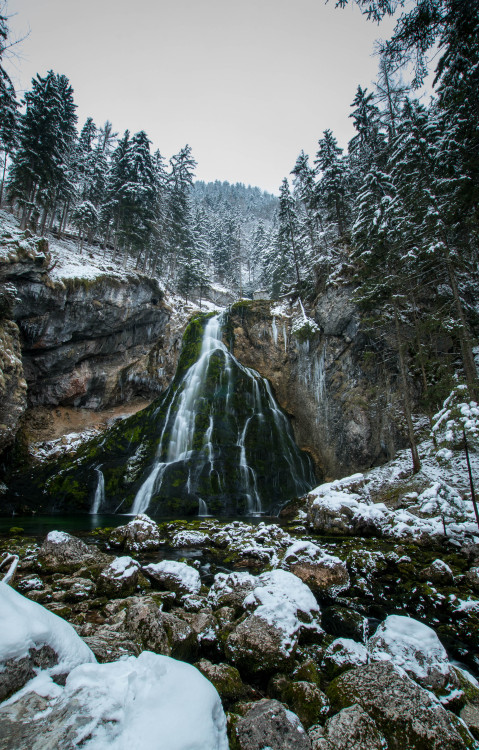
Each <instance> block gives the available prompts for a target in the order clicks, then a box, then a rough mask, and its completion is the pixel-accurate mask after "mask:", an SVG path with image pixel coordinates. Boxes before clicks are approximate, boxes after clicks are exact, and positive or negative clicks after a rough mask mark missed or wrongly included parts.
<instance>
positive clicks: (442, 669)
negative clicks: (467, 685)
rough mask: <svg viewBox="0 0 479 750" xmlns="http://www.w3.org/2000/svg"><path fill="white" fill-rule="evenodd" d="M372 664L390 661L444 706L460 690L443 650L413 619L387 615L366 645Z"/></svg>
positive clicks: (430, 631) (423, 626) (433, 635)
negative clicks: (432, 694) (439, 699)
mask: <svg viewBox="0 0 479 750" xmlns="http://www.w3.org/2000/svg"><path fill="white" fill-rule="evenodd" d="M368 651H369V653H370V655H371V659H373V660H375V661H382V660H389V661H391V662H393V664H396V665H397V666H398V667H401V668H402V669H404V670H405V671H406V673H407V674H408V675H409V677H411V678H412V679H413V680H414V681H415V682H417V683H418V684H419V685H421V686H422V687H424V688H426V689H428V690H432V691H433V692H434V693H435V694H436V695H437V696H438V697H442V696H444V701H445V702H446V703H447V702H448V700H449V696H450V694H451V692H453V691H458V690H459V689H460V684H459V680H458V678H457V676H456V673H455V672H454V670H453V669H452V667H451V665H450V663H449V658H448V656H447V653H446V650H445V648H444V646H443V645H442V643H441V641H440V640H439V638H438V637H437V635H436V633H435V632H434V630H433V629H432V628H429V627H428V626H427V625H424V623H422V622H419V621H418V620H414V619H413V618H412V617H402V616H400V615H390V616H389V617H387V618H386V620H385V621H384V622H383V623H381V624H380V625H379V627H378V629H377V630H376V632H375V634H374V635H373V636H372V637H371V638H370V639H369V641H368Z"/></svg>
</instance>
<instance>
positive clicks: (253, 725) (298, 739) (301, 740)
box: [236, 700, 311, 750]
mask: <svg viewBox="0 0 479 750" xmlns="http://www.w3.org/2000/svg"><path fill="white" fill-rule="evenodd" d="M236 738H237V742H238V747H239V748H240V750H263V748H267V747H271V748H273V747H274V748H275V750H311V743H310V741H309V738H308V735H307V734H306V732H305V730H304V727H303V725H302V724H301V722H300V720H299V719H298V717H297V716H296V715H295V714H293V713H292V712H291V711H287V710H286V709H285V708H284V706H282V705H281V703H279V701H275V700H272V701H271V700H262V701H258V702H257V703H255V704H254V706H253V707H252V708H251V709H250V710H249V711H248V712H247V713H246V715H245V716H243V718H242V719H240V720H239V722H238V724H237V726H236Z"/></svg>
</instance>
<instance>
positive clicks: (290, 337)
mask: <svg viewBox="0 0 479 750" xmlns="http://www.w3.org/2000/svg"><path fill="white" fill-rule="evenodd" d="M301 315H302V312H301V310H300V308H294V307H285V306H284V305H283V306H282V309H281V308H278V306H276V307H275V306H274V304H273V303H269V302H263V301H258V302H252V303H244V304H243V303H238V304H236V305H235V306H233V309H232V318H231V322H232V326H233V339H234V353H235V355H236V357H237V358H238V359H239V360H240V361H241V362H243V363H244V364H246V365H248V366H251V367H254V368H255V369H257V370H258V371H259V372H260V373H261V374H262V375H263V376H265V377H267V378H268V379H269V380H270V382H271V383H272V385H273V387H274V390H275V394H276V397H277V398H278V401H279V403H280V404H281V406H282V407H283V408H284V409H285V411H287V412H288V414H290V416H291V420H292V424H293V429H294V432H295V436H296V440H297V442H298V444H299V446H300V447H301V448H302V449H304V450H307V451H309V452H310V454H311V455H312V457H313V459H314V461H315V464H316V467H317V471H318V474H319V475H321V474H322V475H323V476H324V477H326V478H337V477H340V476H345V475H347V474H350V473H352V472H355V471H359V470H363V469H366V468H368V467H370V466H372V465H375V464H377V463H382V462H383V461H385V460H387V459H388V458H390V457H391V456H392V455H394V453H395V451H396V450H397V449H398V448H399V447H404V444H405V440H404V437H403V435H402V433H401V430H400V428H399V427H398V424H399V423H400V421H401V416H400V414H401V412H400V407H399V395H398V390H397V389H398V386H397V382H396V381H397V373H394V372H388V373H386V372H384V370H383V368H382V367H381V366H380V364H379V362H378V361H376V358H375V356H374V355H373V356H371V354H370V352H369V353H367V352H366V347H365V337H364V335H363V334H362V333H361V329H360V320H359V316H358V313H357V310H356V308H355V306H354V304H353V303H352V301H351V293H350V290H348V289H341V290H329V291H328V292H326V293H325V294H324V295H323V296H322V297H321V298H320V299H319V300H318V301H317V303H316V306H315V308H314V309H313V310H312V311H310V316H311V318H314V320H315V322H316V324H317V325H318V330H317V331H316V332H313V333H311V334H310V335H308V336H301V335H294V333H293V330H294V327H295V326H294V323H295V320H298V318H300V316H301ZM318 478H320V476H319V477H318Z"/></svg>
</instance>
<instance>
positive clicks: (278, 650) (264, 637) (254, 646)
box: [225, 615, 297, 674]
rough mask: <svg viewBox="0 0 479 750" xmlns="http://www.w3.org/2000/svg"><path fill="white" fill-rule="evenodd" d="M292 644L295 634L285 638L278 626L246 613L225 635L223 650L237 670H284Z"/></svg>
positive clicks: (292, 654)
mask: <svg viewBox="0 0 479 750" xmlns="http://www.w3.org/2000/svg"><path fill="white" fill-rule="evenodd" d="M296 646H297V638H293V639H285V635H284V632H283V631H282V630H280V629H279V628H277V627H275V626H274V625H272V624H271V623H269V622H267V621H266V620H264V619H263V618H262V617H257V616H256V615H249V617H247V618H246V619H245V620H243V621H242V622H240V624H239V625H238V626H237V627H236V628H235V629H234V630H233V632H232V633H230V635H229V636H228V638H227V640H226V643H225V654H226V657H227V658H228V660H229V661H231V662H232V663H233V664H235V665H236V666H237V667H239V669H240V670H241V671H243V670H244V671H245V672H246V673H251V674H256V673H258V672H272V671H276V670H278V669H284V670H287V669H288V668H289V667H291V666H292V662H293V657H294V652H295V650H296Z"/></svg>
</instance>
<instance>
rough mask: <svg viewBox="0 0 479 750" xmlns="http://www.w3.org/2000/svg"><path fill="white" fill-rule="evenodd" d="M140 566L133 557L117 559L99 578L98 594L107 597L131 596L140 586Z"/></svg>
mask: <svg viewBox="0 0 479 750" xmlns="http://www.w3.org/2000/svg"><path fill="white" fill-rule="evenodd" d="M139 572H140V564H139V563H138V562H137V561H136V560H133V558H132V557H128V556H127V555H125V556H124V557H115V559H114V560H113V562H111V563H110V564H109V565H107V567H106V568H104V569H103V570H102V572H101V574H100V576H99V578H98V594H100V595H102V594H103V595H104V596H107V597H111V598H115V597H125V596H130V595H131V594H133V593H134V591H135V590H136V587H137V585H138V575H139Z"/></svg>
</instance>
